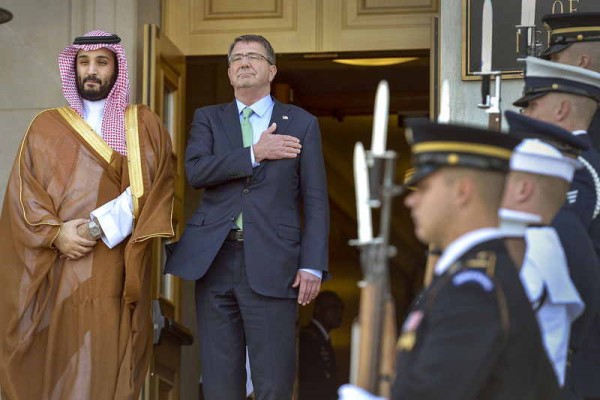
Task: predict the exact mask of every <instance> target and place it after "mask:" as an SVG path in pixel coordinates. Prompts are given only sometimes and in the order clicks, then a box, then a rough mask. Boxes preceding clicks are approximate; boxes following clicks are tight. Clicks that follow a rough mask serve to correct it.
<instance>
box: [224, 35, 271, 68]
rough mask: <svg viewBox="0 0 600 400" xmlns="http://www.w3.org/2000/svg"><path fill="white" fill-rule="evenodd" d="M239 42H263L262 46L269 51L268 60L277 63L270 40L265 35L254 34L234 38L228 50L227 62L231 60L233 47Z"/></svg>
mask: <svg viewBox="0 0 600 400" xmlns="http://www.w3.org/2000/svg"><path fill="white" fill-rule="evenodd" d="M238 42H256V43H260V44H262V46H263V47H264V48H265V50H266V51H267V54H266V56H267V60H269V62H270V63H271V64H272V65H275V51H274V50H273V46H271V43H269V41H268V40H267V39H265V38H264V37H263V36H260V35H253V34H248V35H242V36H238V37H236V38H235V39H233V43H231V45H230V46H229V51H228V52H227V62H231V61H230V60H231V52H232V51H233V48H234V47H235V45H236V44H237V43H238Z"/></svg>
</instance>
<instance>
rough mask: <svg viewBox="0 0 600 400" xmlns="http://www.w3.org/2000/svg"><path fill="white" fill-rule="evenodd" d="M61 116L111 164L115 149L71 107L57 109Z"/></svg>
mask: <svg viewBox="0 0 600 400" xmlns="http://www.w3.org/2000/svg"><path fill="white" fill-rule="evenodd" d="M57 111H58V112H59V113H60V115H61V116H62V117H63V118H64V119H65V120H66V121H67V122H68V123H69V125H71V127H72V128H73V129H75V132H77V133H78V134H79V136H81V137H82V138H83V140H85V141H86V142H87V143H88V144H89V145H90V146H92V148H93V149H94V150H95V151H96V152H97V153H98V154H99V155H100V157H102V158H103V159H104V161H106V163H107V164H110V160H111V158H112V155H113V149H111V148H110V146H109V145H108V144H106V142H105V141H104V140H103V139H102V138H101V137H100V136H99V135H98V134H97V133H96V132H94V130H93V129H92V127H91V126H89V125H88V124H87V122H85V120H83V119H82V118H81V116H80V115H79V114H77V112H75V110H73V109H72V108H70V107H61V108H57Z"/></svg>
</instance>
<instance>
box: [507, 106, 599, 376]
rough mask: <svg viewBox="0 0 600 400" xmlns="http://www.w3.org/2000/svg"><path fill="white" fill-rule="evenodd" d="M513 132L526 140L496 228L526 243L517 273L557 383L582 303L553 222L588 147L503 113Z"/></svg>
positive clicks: (566, 135)
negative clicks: (580, 155)
mask: <svg viewBox="0 0 600 400" xmlns="http://www.w3.org/2000/svg"><path fill="white" fill-rule="evenodd" d="M505 116H506V119H507V121H508V123H509V125H510V132H511V133H518V134H520V135H522V136H523V137H525V138H526V139H524V140H523V141H522V142H521V143H520V144H519V145H518V146H517V147H516V148H515V150H514V151H513V154H512V156H511V159H510V173H509V175H508V178H507V182H506V187H505V191H504V198H503V201H502V207H503V208H501V209H500V214H499V215H500V229H501V230H502V232H503V233H505V234H506V235H507V237H509V238H516V239H512V240H517V239H519V238H520V239H521V240H522V241H523V242H525V243H526V248H525V252H524V254H522V256H523V257H522V259H521V260H519V261H518V262H517V266H520V267H521V269H520V272H519V275H520V277H521V282H522V283H523V286H524V288H525V292H526V294H527V296H528V297H529V301H530V302H531V305H532V308H533V310H534V312H535V313H536V317H537V320H538V323H539V325H540V330H541V333H542V339H543V341H544V346H545V348H546V352H547V354H548V357H549V358H550V361H551V362H552V364H553V366H554V371H555V373H556V376H557V378H558V381H559V383H560V384H561V385H564V380H565V379H564V377H565V370H566V363H567V354H568V347H569V337H570V332H571V323H572V322H573V321H574V320H575V319H576V318H577V317H578V316H579V315H580V314H581V313H582V312H583V308H584V304H583V301H582V300H581V297H580V296H579V293H578V292H577V290H576V288H575V285H574V284H573V282H572V281H571V277H570V276H569V269H568V266H567V259H566V256H565V253H564V250H563V248H562V245H561V243H560V239H559V237H558V234H557V233H556V230H555V229H554V228H553V227H551V226H550V223H551V222H552V219H553V218H554V216H555V215H556V213H557V212H558V210H559V209H560V207H561V206H562V204H563V203H564V201H565V195H566V193H567V190H568V188H569V185H570V183H571V179H572V178H573V175H574V172H575V170H576V169H577V168H580V167H581V163H579V162H578V161H577V160H576V157H577V155H578V154H579V153H580V152H581V151H583V150H585V149H587V148H588V144H587V143H586V142H584V141H583V140H581V139H580V138H578V137H577V136H573V135H572V134H571V132H569V131H566V130H564V129H562V128H560V127H558V126H556V125H552V124H548V123H545V122H542V121H538V120H535V119H532V118H529V117H526V116H524V115H521V114H518V113H515V112H512V111H507V112H506V113H505Z"/></svg>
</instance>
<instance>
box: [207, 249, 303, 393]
mask: <svg viewBox="0 0 600 400" xmlns="http://www.w3.org/2000/svg"><path fill="white" fill-rule="evenodd" d="M296 313H297V300H296V299H281V298H274V297H267V296H262V295H260V294H258V293H256V292H255V291H253V290H252V289H251V288H250V286H249V285H248V279H247V276H246V268H245V264H244V248H243V242H235V241H225V242H224V243H223V246H222V247H221V249H220V250H219V253H218V254H217V256H216V257H215V260H214V261H213V263H212V265H211V266H210V268H209V270H208V272H207V273H206V275H204V276H203V277H202V278H201V279H199V280H197V281H196V316H197V322H198V335H199V339H200V362H201V364H202V383H203V390H204V396H205V398H206V399H207V400H238V399H244V398H245V394H246V369H245V357H246V345H247V346H248V354H249V359H250V371H251V375H252V383H253V385H254V393H255V396H256V399H257V400H267V399H269V400H270V399H272V400H285V399H290V398H291V396H292V390H293V383H294V374H295V369H296V349H295V333H296Z"/></svg>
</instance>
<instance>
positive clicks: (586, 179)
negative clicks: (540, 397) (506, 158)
mask: <svg viewBox="0 0 600 400" xmlns="http://www.w3.org/2000/svg"><path fill="white" fill-rule="evenodd" d="M546 18H548V17H546ZM562 29H563V28H559V29H558V30H554V31H553V38H555V39H554V40H555V41H558V39H560V38H558V33H561V32H562V33H563V35H567V34H569V35H570V33H569V32H564V31H562ZM568 37H569V38H572V36H568ZM569 40H570V41H569V43H562V44H561V43H556V44H555V45H554V47H553V48H554V49H555V50H556V49H560V48H561V46H567V45H570V44H572V43H575V41H573V39H569ZM564 48H565V47H562V49H564ZM557 51H559V50H557ZM523 92H524V94H523V96H522V97H521V98H520V99H518V100H517V101H515V102H514V103H513V104H514V105H515V106H517V107H526V106H527V105H528V103H529V101H530V100H533V99H536V98H538V97H542V96H545V95H547V94H549V93H553V92H558V93H568V94H572V95H577V96H584V97H588V98H591V99H593V100H596V101H600V74H599V73H596V72H593V71H589V70H585V69H582V68H578V67H573V66H570V65H565V64H559V63H555V62H550V61H546V60H543V59H536V58H532V57H528V58H527V59H526V73H525V87H524V90H523ZM573 134H574V135H576V136H577V138H578V139H579V140H582V141H584V142H585V143H586V144H587V146H589V148H588V149H587V150H585V151H584V152H582V153H581V155H580V156H579V157H578V160H579V161H580V162H581V163H582V164H583V166H584V168H581V169H579V170H578V171H576V172H575V175H574V177H573V182H572V184H571V187H570V189H569V192H568V193H567V202H566V203H565V206H563V208H561V210H559V212H558V214H557V215H556V217H555V219H554V221H553V222H552V225H553V226H554V228H555V229H556V231H557V233H558V235H559V237H560V241H561V243H562V246H563V248H564V250H565V255H566V257H567V262H568V265H569V269H570V270H569V273H570V275H571V279H572V280H573V283H574V284H575V287H576V288H577V291H578V292H579V294H580V295H581V297H582V299H583V301H584V303H585V305H586V309H585V311H584V313H583V315H582V316H581V317H580V318H579V319H578V320H577V321H575V323H574V324H573V326H572V331H571V341H570V354H569V357H570V360H569V361H568V362H567V375H566V387H567V389H568V390H569V391H570V392H571V394H573V395H575V396H576V397H575V398H580V397H581V396H583V397H600V380H598V379H597V377H598V375H599V374H600V299H599V298H598V293H597V289H598V287H600V264H598V259H599V257H598V254H600V175H599V172H598V171H600V153H599V152H598V151H597V150H596V149H595V148H593V146H592V145H591V141H590V138H589V135H588V134H587V133H586V132H585V131H576V132H573ZM590 249H591V251H590Z"/></svg>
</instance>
